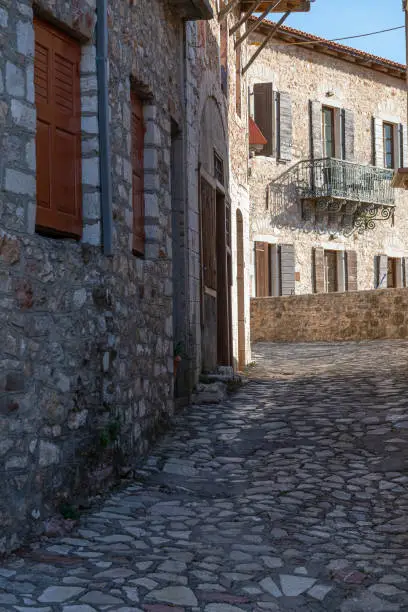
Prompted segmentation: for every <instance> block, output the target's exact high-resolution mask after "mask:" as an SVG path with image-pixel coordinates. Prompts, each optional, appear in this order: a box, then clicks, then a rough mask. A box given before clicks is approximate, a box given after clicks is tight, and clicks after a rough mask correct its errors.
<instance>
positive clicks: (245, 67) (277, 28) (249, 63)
mask: <svg viewBox="0 0 408 612" xmlns="http://www.w3.org/2000/svg"><path fill="white" fill-rule="evenodd" d="M291 12H292V11H287V12H286V13H285V14H284V15H283V17H281V18H280V19H279V21H278V23H277V24H275V26H274V27H273V28H272V30H271V31H270V32H269V34H268V36H267V37H266V38H265V40H264V41H263V43H262V45H261V46H260V47H259V49H257V50H256V51H255V53H254V54H253V56H252V57H251V59H250V60H249V62H248V63H247V65H246V66H244V68H243V69H242V74H245V73H246V72H247V70H248V69H249V68H250V66H252V64H253V63H254V61H255V60H256V58H257V57H258V55H259V54H260V53H261V51H263V49H265V47H266V45H267V44H268V43H269V41H270V40H272V38H273V37H274V36H275V34H276V32H277V31H278V30H279V28H280V27H281V25H282V24H283V23H284V22H285V21H286V19H287V18H288V17H289V15H290V14H291Z"/></svg>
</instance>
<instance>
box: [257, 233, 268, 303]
mask: <svg viewBox="0 0 408 612" xmlns="http://www.w3.org/2000/svg"><path fill="white" fill-rule="evenodd" d="M269 270H270V267H269V244H268V243H267V242H255V275H256V278H255V281H256V297H267V296H269V295H270V273H269Z"/></svg>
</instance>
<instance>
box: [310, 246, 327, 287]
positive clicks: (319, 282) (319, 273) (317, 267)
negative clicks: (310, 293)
mask: <svg viewBox="0 0 408 612" xmlns="http://www.w3.org/2000/svg"><path fill="white" fill-rule="evenodd" d="M313 281H314V292H315V293H324V292H325V282H324V249H322V248H321V247H316V248H315V249H313Z"/></svg>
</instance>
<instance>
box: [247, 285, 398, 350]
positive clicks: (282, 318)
mask: <svg viewBox="0 0 408 612" xmlns="http://www.w3.org/2000/svg"><path fill="white" fill-rule="evenodd" d="M392 338H396V339H404V338H408V289H384V290H376V291H354V292H349V293H327V294H319V295H298V296H291V297H280V298H253V299H252V300H251V340H252V342H334V341H342V340H348V341H349V340H355V341H360V340H379V339H392Z"/></svg>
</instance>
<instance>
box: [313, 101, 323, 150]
mask: <svg viewBox="0 0 408 612" xmlns="http://www.w3.org/2000/svg"><path fill="white" fill-rule="evenodd" d="M310 149H311V154H312V157H313V159H321V158H322V157H323V130H322V105H321V104H320V102H314V101H313V100H311V101H310Z"/></svg>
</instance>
